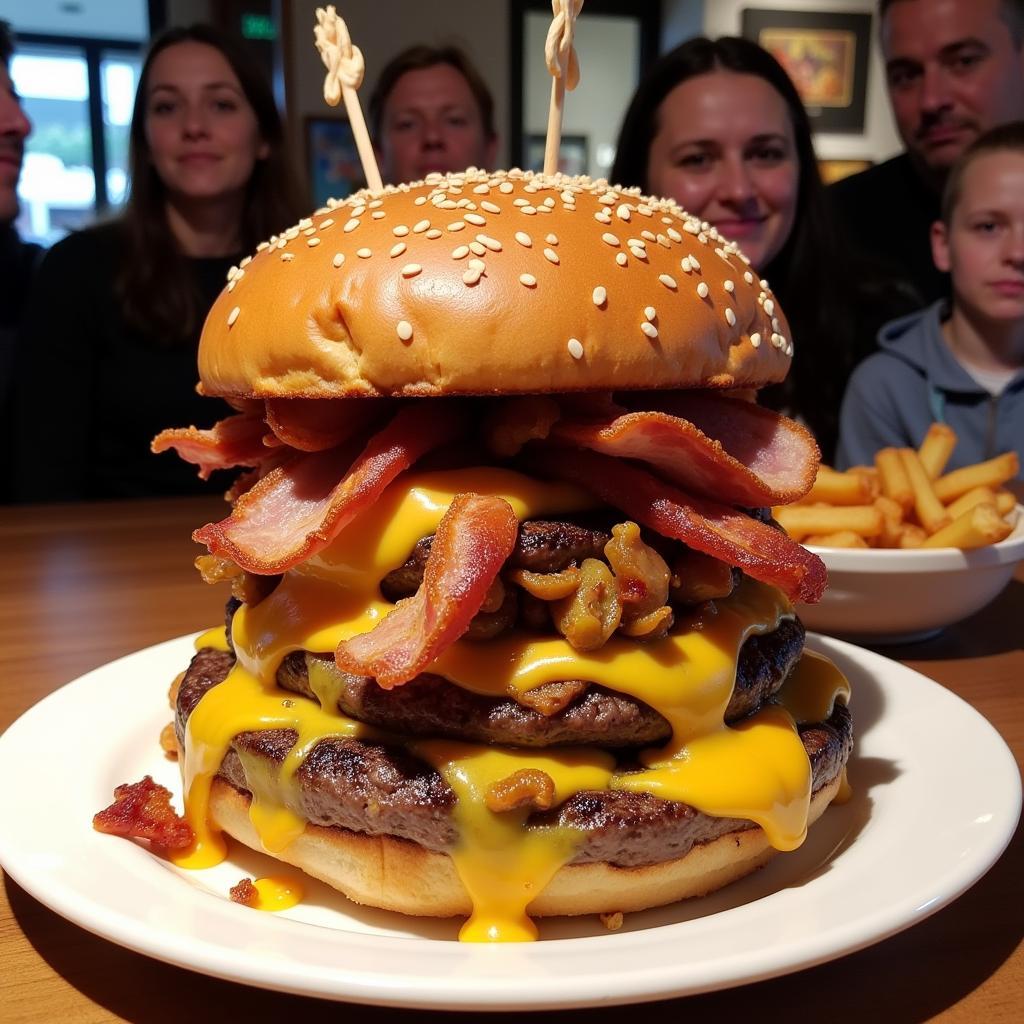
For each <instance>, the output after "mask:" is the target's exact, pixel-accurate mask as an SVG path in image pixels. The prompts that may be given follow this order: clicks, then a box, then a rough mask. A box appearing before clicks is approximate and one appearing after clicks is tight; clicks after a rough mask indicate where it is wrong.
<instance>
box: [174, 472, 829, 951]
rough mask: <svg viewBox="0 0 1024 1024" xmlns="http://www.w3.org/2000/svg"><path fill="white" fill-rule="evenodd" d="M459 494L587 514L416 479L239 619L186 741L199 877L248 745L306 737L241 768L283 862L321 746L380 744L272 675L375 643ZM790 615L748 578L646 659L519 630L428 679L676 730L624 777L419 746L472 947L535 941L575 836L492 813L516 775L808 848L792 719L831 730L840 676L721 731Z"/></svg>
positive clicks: (466, 484)
mask: <svg viewBox="0 0 1024 1024" xmlns="http://www.w3.org/2000/svg"><path fill="white" fill-rule="evenodd" d="M466 491H475V492H478V493H497V494H501V495H502V496H503V497H505V498H506V499H507V500H509V502H510V504H511V505H512V506H513V508H514V509H515V511H516V514H517V515H518V516H519V518H520V519H526V518H537V517H542V516H550V515H556V514H562V513H569V512H573V511H578V510H581V509H585V508H588V507H590V506H591V505H592V499H590V498H588V497H587V496H586V495H585V494H584V493H583V492H581V491H579V490H576V489H575V488H572V487H568V486H564V485H551V484H543V483H540V482H538V481H534V480H532V479H530V478H527V477H525V476H522V475H520V474H517V473H513V472H510V471H506V470H498V469H474V470H456V471H449V472H436V473H418V474H408V475H406V476H404V477H402V478H401V479H400V480H399V481H398V482H396V483H395V484H393V485H392V486H391V487H390V488H388V490H387V491H386V492H385V493H384V495H383V496H382V497H381V499H380V500H379V501H378V503H377V504H376V505H375V506H374V508H373V510H372V511H371V512H368V513H367V514H366V515H364V516H363V517H361V519H360V520H357V522H356V523H354V524H353V525H352V526H351V527H349V528H348V529H346V531H345V532H344V533H343V534H342V535H341V536H340V537H339V538H338V539H337V540H336V541H334V543H332V544H331V545H330V546H329V547H328V548H327V549H326V550H324V551H322V552H320V553H319V554H318V555H316V556H315V557H314V558H312V559H310V560H308V561H307V562H305V563H303V564H302V565H300V566H297V567H296V568H295V569H293V570H291V571H290V572H288V573H286V574H285V576H284V578H283V579H282V581H281V583H280V584H279V586H278V587H277V588H276V589H275V590H274V592H273V593H272V594H271V595H270V596H269V597H267V598H266V599H264V600H263V601H262V602H261V603H260V604H259V605H257V606H256V607H254V608H250V607H248V606H243V607H242V608H240V609H239V611H238V612H237V613H236V615H235V618H234V623H233V640H234V646H235V651H236V654H237V656H238V662H237V664H236V666H235V668H234V669H233V670H232V671H231V673H230V674H229V676H228V678H227V679H226V680H225V681H224V682H223V683H222V684H221V685H219V686H217V687H214V688H213V689H211V690H210V691H209V692H208V693H207V695H206V696H204V698H203V699H202V701H200V703H199V705H198V707H197V708H196V710H195V711H194V712H193V714H192V716H191V717H190V719H189V722H188V728H187V730H186V743H185V769H184V770H185V785H186V794H187V799H186V808H187V816H188V820H189V822H190V824H191V825H192V827H193V828H194V829H195V830H196V834H197V841H196V844H195V847H194V848H193V849H192V850H191V851H188V852H187V853H186V856H185V857H183V858H180V859H179V863H185V864H187V865H189V866H202V865H205V864H208V863H211V862H215V861H216V860H217V859H219V857H221V856H223V843H222V840H221V839H220V837H219V835H218V834H217V833H216V832H215V831H214V830H212V829H211V828H210V827H209V826H208V823H207V814H206V805H207V799H208V794H209V786H210V780H211V779H212V776H213V773H214V772H215V771H216V770H217V767H218V766H219V764H220V761H221V759H222V758H223V756H224V754H225V753H226V751H227V749H228V746H229V744H230V741H231V738H232V737H233V736H234V735H235V734H236V733H238V732H243V731H246V730H252V729H260V728H263V729H269V728H287V729H293V730H295V731H296V732H297V733H298V736H299V739H298V742H297V743H296V745H295V747H294V748H293V749H292V751H291V752H290V753H289V755H288V757H287V758H286V760H285V762H284V764H283V765H282V766H281V768H280V769H279V770H277V769H275V768H274V767H272V766H268V765H267V762H265V761H260V760H259V759H257V758H246V757H244V755H243V765H244V767H245V770H246V774H247V779H248V780H249V782H250V784H251V786H250V788H251V789H252V792H253V794H254V798H253V801H252V804H251V808H250V817H251V820H252V821H253V824H254V827H255V828H256V831H257V833H258V834H259V835H260V837H261V840H262V842H263V844H264V846H265V847H266V848H267V849H268V850H270V851H272V852H273V851H280V850H282V849H283V848H284V847H285V846H286V845H287V844H288V843H289V842H290V841H291V839H292V838H293V837H294V836H295V835H296V834H297V833H298V832H299V831H301V828H302V818H301V816H300V813H299V812H300V804H299V800H298V790H297V787H296V785H295V781H294V774H295V771H296V770H297V769H298V767H299V766H300V765H301V763H302V760H303V759H304V757H305V756H306V754H307V753H308V752H309V750H310V749H311V748H312V746H313V745H314V744H315V743H316V742H317V741H318V740H319V739H320V738H322V737H324V736H327V735H335V736H370V735H373V730H370V729H368V728H367V727H364V726H361V725H360V724H359V723H356V722H353V721H352V720H350V719H348V718H346V717H344V716H342V715H341V714H339V713H338V711H337V691H336V685H337V684H336V683H332V681H331V678H330V674H329V673H319V672H317V671H316V669H315V666H314V668H313V670H312V671H311V674H310V684H311V687H312V689H313V691H314V693H315V694H316V695H317V698H318V700H317V701H312V700H307V699H305V698H301V697H297V696H295V695H292V694H285V693H284V691H281V690H279V689H278V688H277V687H276V685H275V682H274V680H275V678H276V673H277V669H278V666H279V665H280V663H281V661H282V660H283V659H284V657H285V656H286V655H287V654H288V653H290V652H291V651H295V650H308V651H314V652H322V653H327V652H331V651H333V650H334V648H335V647H336V646H337V644H338V643H340V642H341V641H342V640H345V639H348V638H349V637H351V636H354V635H356V634H358V633H362V632H365V631H367V630H368V629H372V628H373V626H374V624H375V623H376V622H378V621H379V620H380V618H381V617H382V616H384V615H386V614H387V613H388V611H389V610H390V609H391V607H392V606H391V605H390V604H389V603H388V602H386V601H384V600H383V599H382V598H381V595H380V592H379V589H378V582H379V580H380V579H381V578H382V577H383V576H384V575H386V574H387V573H388V572H389V571H390V570H391V569H394V568H396V567H398V566H399V565H401V564H402V563H403V562H404V561H405V559H406V558H407V557H408V555H409V553H410V551H411V550H412V548H413V547H414V545H415V544H416V542H417V541H418V540H419V539H420V538H421V537H424V536H427V535H429V534H431V533H433V532H435V530H436V529H437V525H438V523H439V522H440V520H441V517H442V516H443V515H444V512H445V511H446V509H447V507H448V504H449V503H450V502H451V500H452V498H454V496H455V495H456V494H459V493H463V492H466ZM791 615H792V609H791V608H790V606H789V604H788V602H787V601H786V600H785V598H784V597H783V596H782V595H781V594H780V593H779V592H778V591H777V590H775V589H774V588H772V587H767V586H764V585H761V584H758V583H755V582H753V581H750V580H745V581H744V583H743V584H742V585H741V586H740V587H739V588H738V589H737V591H736V592H735V593H734V594H733V595H732V596H731V597H730V598H729V599H727V600H725V601H721V602H717V603H716V604H715V605H714V606H712V607H709V608H708V609H706V610H705V611H703V612H702V613H701V614H699V615H695V616H694V617H693V618H691V619H690V620H688V621H681V622H679V623H678V624H677V625H676V627H674V629H673V631H672V632H671V634H670V635H669V636H667V637H665V638H664V639H662V640H658V641H655V642H652V643H649V644H639V643H636V642H634V641H631V640H628V639H625V638H622V637H618V636H616V637H613V638H612V639H611V640H610V641H609V642H608V643H607V644H606V645H605V646H604V647H603V648H601V649H600V650H598V651H594V652H590V653H581V652H579V651H576V650H574V649H573V648H572V647H571V646H570V645H569V644H568V643H567V642H566V641H565V640H564V639H562V638H560V637H538V636H536V635H533V634H527V633H523V632H512V633H510V634H508V635H505V636H502V637H499V638H497V639H495V640H491V641H487V642H480V643H473V642H469V641H460V642H458V643H456V644H454V645H452V646H451V647H450V648H449V649H448V650H446V651H445V652H444V653H443V654H442V655H441V657H440V658H438V659H437V661H436V662H435V663H434V664H433V665H432V666H431V671H432V672H434V673H436V674H439V675H443V676H445V677H446V678H448V679H449V680H451V681H452V682H454V683H456V684H457V685H459V686H462V687H464V688H466V689H468V690H471V691H473V692H475V693H480V694H486V695H490V696H505V695H509V696H512V697H516V696H518V695H521V694H523V693H525V692H527V691H529V690H531V689H533V688H535V687H537V686H541V685H543V684H545V683H548V682H554V681H559V680H565V679H586V680H589V681H592V682H595V683H599V684H601V685H603V686H606V687H608V688H610V689H613V690H617V691H620V692H623V693H628V694H630V695H632V696H634V697H636V698H637V699H639V700H641V701H644V702H645V703H647V704H648V705H650V706H651V707H653V708H655V709H656V710H657V711H659V712H660V713H661V714H662V715H664V717H665V718H666V719H667V720H668V721H669V723H670V725H671V727H672V739H671V741H670V742H669V743H668V744H667V745H666V746H665V747H664V748H662V749H660V750H652V751H648V752H646V753H645V755H644V757H643V764H644V767H643V768H642V769H641V770H639V771H633V772H630V773H628V774H626V773H616V772H615V771H614V765H613V761H612V759H611V757H610V756H609V755H608V754H606V753H604V752H601V751H598V750H595V749H589V748H574V749H571V750H564V751H543V752H541V751H529V750H513V749H508V748H491V747H486V746H483V745H479V744H471V743H456V742H449V741H426V740H420V741H415V742H413V743H411V744H410V747H411V748H412V749H414V750H415V752H416V753H417V754H418V755H419V756H420V757H421V758H422V759H423V760H425V761H427V762H428V763H430V764H431V765H433V766H434V767H435V768H436V769H437V770H438V771H439V772H440V773H441V774H442V776H443V777H444V778H445V780H446V781H447V782H448V784H449V785H450V786H451V788H452V790H453V791H454V792H455V793H456V795H457V797H458V804H457V809H456V812H455V821H456V824H457V826H458V828H459V835H460V841H459V844H458V846H457V848H456V849H455V850H453V851H452V859H453V861H454V863H455V866H456V868H457V870H458V872H459V876H460V878H461V879H462V881H463V884H464V886H465V888H466V890H467V892H468V894H469V896H470V898H471V900H472V904H473V907H474V911H473V914H472V916H471V917H470V919H469V921H468V922H467V924H466V926H465V928H464V929H463V932H462V936H461V937H462V938H464V939H468V940H471V941H472V940H475V941H481V940H495V939H498V940H508V939H526V938H532V937H534V936H535V935H536V930H535V928H534V926H533V924H532V922H530V920H529V918H528V916H527V914H526V910H527V907H528V905H529V902H530V901H531V900H532V899H533V897H534V896H535V895H536V894H537V893H539V892H540V891H541V889H542V888H543V887H544V885H546V884H547V882H548V881H549V880H550V878H551V877H552V876H553V875H554V873H555V872H556V871H557V870H558V869H559V868H560V867H561V866H562V865H563V864H565V863H566V862H567V861H569V860H570V859H571V858H572V855H573V852H574V849H575V847H576V845H577V843H578V841H579V839H580V836H579V835H578V834H577V833H574V832H572V831H570V830H567V829H560V828H547V829H539V828H535V827H526V826H525V824H524V822H525V819H526V817H527V812H526V811H522V812H519V811H505V812H501V813H495V812H492V811H490V810H488V808H487V806H486V802H485V800H484V794H485V793H486V791H487V788H488V787H489V786H490V785H491V784H492V783H493V782H496V781H499V780H500V779H502V778H505V777H507V776H508V775H511V774H512V773H513V772H514V771H517V770H520V769H522V768H526V767H535V768H540V769H541V770H543V771H545V772H546V773H547V774H548V775H549V776H550V777H551V778H552V780H553V782H554V785H555V791H556V800H557V802H561V801H563V800H565V799H567V798H568V797H569V796H571V795H572V794H573V793H575V792H578V791H580V790H586V789H603V788H608V787H612V788H622V789H629V790H635V791H641V792H647V793H652V794H654V795H656V796H659V797H662V798H664V799H669V800H679V801H684V802H686V803H689V804H691V805H693V806H695V807H697V808H699V809H701V810H703V811H705V812H706V813H708V814H711V815H715V816H728V817H737V818H743V819H749V820H751V821H755V822H757V823H758V824H760V825H761V826H762V827H763V828H764V829H765V832H766V834H767V836H768V838H769V840H770V842H771V843H772V844H773V845H774V846H776V847H777V848H779V849H792V848H794V847H795V846H798V845H799V844H800V842H802V840H803V837H804V835H805V833H806V819H807V806H808V803H809V799H810V787H811V773H810V766H809V764H808V761H807V756H806V754H805V752H804V749H803V746H802V744H801V742H800V740H799V737H798V735H797V732H796V726H795V722H794V718H796V720H798V721H804V720H820V719H821V718H824V717H827V711H826V712H825V713H824V714H818V711H820V710H822V709H831V706H832V702H833V701H834V700H835V699H836V698H837V696H839V697H842V698H843V699H846V698H847V697H848V692H849V690H848V686H847V685H846V681H845V679H843V678H842V676H841V674H839V673H838V671H837V670H834V669H832V670H831V671H830V670H829V668H826V667H824V666H829V665H830V663H828V662H826V661H825V660H824V659H818V658H808V659H807V660H806V661H805V662H804V666H805V667H803V668H801V670H800V671H799V672H798V673H796V674H795V679H794V681H793V682H792V683H791V684H789V685H787V687H786V689H785V693H784V694H783V697H782V700H781V701H780V704H781V706H771V707H766V708H764V709H762V711H760V712H759V713H758V714H757V715H755V716H752V717H751V718H749V719H747V720H746V721H744V722H743V723H741V724H739V725H737V726H736V727H735V728H729V727H727V726H725V725H724V723H723V715H724V712H725V708H726V706H727V705H728V702H729V699H730V696H731V693H732V688H733V683H734V680H735V667H736V659H737V655H738V653H739V649H740V647H741V646H742V644H743V642H744V640H745V639H746V638H747V637H748V636H750V635H752V634H754V633H763V632H767V631H770V630H773V629H775V628H776V627H777V626H778V624H779V622H780V621H781V620H782V619H783V618H786V617H789V616H791ZM807 715H809V716H812V717H810V718H805V717H804V716H807ZM737 765H742V768H741V769H739V770H737ZM272 794H276V795H272Z"/></svg>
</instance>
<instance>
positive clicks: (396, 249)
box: [391, 242, 408, 259]
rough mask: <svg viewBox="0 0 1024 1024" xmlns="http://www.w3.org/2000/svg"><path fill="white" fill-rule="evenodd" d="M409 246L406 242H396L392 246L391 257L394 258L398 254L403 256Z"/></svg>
mask: <svg viewBox="0 0 1024 1024" xmlns="http://www.w3.org/2000/svg"><path fill="white" fill-rule="evenodd" d="M407 248H408V246H407V245H406V244H405V242H395V244H394V245H393V246H391V258H392V259H394V258H395V257H396V256H401V255H402V253H403V252H405V250H406V249H407Z"/></svg>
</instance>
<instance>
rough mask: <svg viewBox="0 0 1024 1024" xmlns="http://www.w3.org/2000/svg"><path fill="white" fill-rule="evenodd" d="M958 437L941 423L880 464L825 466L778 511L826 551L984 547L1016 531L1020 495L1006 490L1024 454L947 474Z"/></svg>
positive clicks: (794, 533)
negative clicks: (798, 496)
mask: <svg viewBox="0 0 1024 1024" xmlns="http://www.w3.org/2000/svg"><path fill="white" fill-rule="evenodd" d="M956 442H957V437H956V433H955V432H954V431H953V430H952V429H951V428H950V427H948V426H946V425H945V424H942V423H933V424H932V425H931V427H929V429H928V433H927V434H926V435H925V438H924V441H922V443H921V446H920V448H918V449H916V450H915V449H913V448H883V449H882V450H881V451H879V452H878V453H877V455H876V456H875V464H874V466H854V467H852V468H850V469H848V470H846V471H845V472H842V473H840V472H837V471H836V470H835V469H833V468H832V467H830V466H825V465H822V466H821V467H820V468H819V470H818V475H817V478H816V479H815V481H814V485H813V487H812V488H811V489H810V491H809V492H808V493H807V494H806V495H805V496H804V497H803V498H802V499H801V500H800V501H799V502H798V503H796V504H793V505H786V506H784V507H780V508H776V509H773V514H774V516H775V518H776V520H777V521H778V522H779V524H780V525H781V526H782V527H783V529H784V530H785V531H786V532H787V533H788V534H789V535H790V536H791V537H793V538H794V539H795V540H798V541H800V542H801V543H804V544H811V545H816V546H819V547H843V548H853V547H874V548H941V547H956V548H964V549H967V548H976V547H983V546H985V545H987V544H997V543H999V541H1001V540H1005V539H1006V537H1008V536H1009V535H1010V533H1011V532H1012V530H1013V522H1012V519H1011V516H1012V514H1013V512H1014V509H1015V507H1016V498H1015V497H1014V495H1013V493H1012V492H1011V491H1009V490H1007V489H1006V487H1005V486H1004V485H1005V484H1006V483H1008V482H1009V481H1010V480H1012V479H1013V478H1014V477H1015V476H1016V475H1017V474H1018V472H1019V471H1020V461H1019V459H1018V457H1017V455H1016V454H1014V453H1013V452H1008V453H1006V454H1004V455H997V456H996V457H995V458H994V459H988V460H986V461H985V462H979V463H976V464H975V465H973V466H965V467H964V468H962V469H956V470H953V471H952V472H949V473H946V472H944V471H945V468H946V465H947V464H948V462H949V459H950V457H951V456H952V454H953V450H954V448H955V447H956Z"/></svg>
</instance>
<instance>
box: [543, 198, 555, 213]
mask: <svg viewBox="0 0 1024 1024" xmlns="http://www.w3.org/2000/svg"><path fill="white" fill-rule="evenodd" d="M544 205H545V206H546V207H547V208H548V209H549V210H550V209H551V207H553V206H554V205H555V201H554V199H552V198H551V196H548V197H547V199H545V200H544Z"/></svg>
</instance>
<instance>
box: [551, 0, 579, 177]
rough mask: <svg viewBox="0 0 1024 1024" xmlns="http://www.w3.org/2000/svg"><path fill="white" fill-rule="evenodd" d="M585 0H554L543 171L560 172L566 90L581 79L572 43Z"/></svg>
mask: <svg viewBox="0 0 1024 1024" xmlns="http://www.w3.org/2000/svg"><path fill="white" fill-rule="evenodd" d="M582 7H583V0H551V11H552V14H553V15H554V17H553V18H552V19H551V27H550V28H549V29H548V35H547V39H546V40H545V42H544V60H545V61H546V63H547V66H548V71H549V72H550V74H551V102H550V104H549V106H548V133H547V138H546V140H545V143H544V173H545V174H555V173H556V172H557V171H558V153H559V148H560V146H561V142H562V109H563V107H564V106H565V90H566V89H568V90H569V91H570V92H571V91H572V90H573V89H575V88H576V86H577V85H578V84H579V81H580V63H579V59H578V58H577V57H576V49H575V47H574V46H573V33H574V31H575V28H576V18H577V16H578V15H579V13H580V10H581V8H582Z"/></svg>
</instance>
